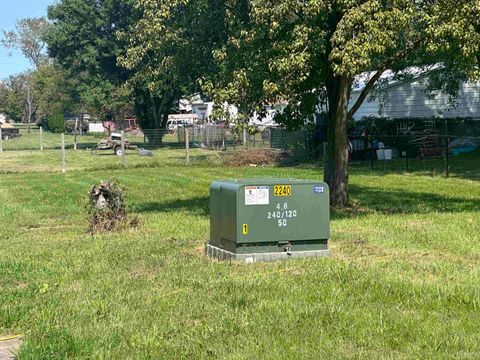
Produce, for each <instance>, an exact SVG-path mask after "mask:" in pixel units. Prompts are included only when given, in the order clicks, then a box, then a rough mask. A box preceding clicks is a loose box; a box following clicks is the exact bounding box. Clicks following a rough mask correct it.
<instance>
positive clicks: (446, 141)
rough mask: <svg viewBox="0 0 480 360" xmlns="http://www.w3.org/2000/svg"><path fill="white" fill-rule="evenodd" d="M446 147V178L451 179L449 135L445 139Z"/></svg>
mask: <svg viewBox="0 0 480 360" xmlns="http://www.w3.org/2000/svg"><path fill="white" fill-rule="evenodd" d="M445 146H446V156H445V157H446V160H447V168H446V169H445V177H447V178H448V177H450V156H449V154H448V152H449V149H450V137H449V136H448V135H447V138H446V139H445Z"/></svg>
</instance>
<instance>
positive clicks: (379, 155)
mask: <svg viewBox="0 0 480 360" xmlns="http://www.w3.org/2000/svg"><path fill="white" fill-rule="evenodd" d="M377 159H378V160H385V150H384V149H378V150H377Z"/></svg>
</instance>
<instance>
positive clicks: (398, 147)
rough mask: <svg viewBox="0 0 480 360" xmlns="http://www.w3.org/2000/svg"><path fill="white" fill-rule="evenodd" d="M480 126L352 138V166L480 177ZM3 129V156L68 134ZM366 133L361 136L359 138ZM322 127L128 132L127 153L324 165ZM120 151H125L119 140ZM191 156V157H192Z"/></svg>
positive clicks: (94, 148) (80, 139)
mask: <svg viewBox="0 0 480 360" xmlns="http://www.w3.org/2000/svg"><path fill="white" fill-rule="evenodd" d="M479 125H480V121H479V122H477V123H474V125H472V126H464V125H462V124H458V123H457V124H455V123H454V122H451V123H448V122H447V121H445V122H444V123H441V122H439V123H437V124H436V125H435V126H431V125H428V126H422V127H419V126H416V127H415V126H412V125H408V124H403V123H402V124H400V126H399V127H398V129H399V130H398V134H391V132H390V134H388V133H387V132H385V134H382V133H381V131H376V134H375V135H365V134H364V133H361V131H359V129H356V131H354V132H353V134H351V135H349V137H348V152H349V160H350V166H351V167H352V168H353V169H358V170H362V171H382V172H416V171H419V172H425V173H430V174H444V175H447V176H448V175H450V174H458V175H462V176H466V177H469V178H480V126H479ZM14 129H15V130H7V131H5V129H2V140H1V141H0V151H2V152H3V153H6V152H13V151H22V150H28V151H48V150H51V151H58V152H60V151H61V149H62V134H58V133H51V132H48V131H42V129H41V128H38V127H36V126H32V127H31V129H30V131H29V130H28V129H27V127H26V126H24V125H22V126H15V127H14ZM358 133H360V134H358ZM106 138H109V135H108V134H106V133H97V134H92V133H88V134H83V135H76V134H66V135H64V142H65V150H66V151H68V150H71V149H77V150H88V151H91V152H92V153H95V154H98V153H100V154H111V155H114V154H115V146H112V147H110V148H108V147H107V148H106V149H103V150H99V143H100V142H101V141H102V140H105V139H106ZM325 138H326V136H325V131H324V129H321V128H313V129H309V130H298V131H287V130H285V129H282V128H277V127H268V128H263V129H257V131H255V132H254V133H249V132H248V131H246V130H244V131H240V132H238V131H234V129H232V128H229V127H226V126H220V125H213V124H206V125H195V126H187V127H180V128H178V129H177V130H175V131H173V130H172V131H169V130H161V129H144V130H133V131H130V132H126V133H125V135H124V140H125V144H124V146H125V147H126V149H127V150H129V151H127V154H129V153H130V154H133V152H132V151H131V150H135V151H140V150H143V149H148V150H155V149H165V148H168V149H177V150H178V149H186V148H187V146H186V145H187V144H186V140H187V139H188V145H189V146H188V149H204V150H213V151H227V152H234V151H238V150H243V149H275V150H279V151H282V152H283V153H285V154H288V157H289V158H290V159H291V160H293V162H297V163H299V162H314V163H316V164H318V166H322V163H323V162H324V159H325V156H326V152H327V144H326V142H325ZM116 144H117V146H119V143H118V139H117V143H116ZM185 156H188V154H186V155H185Z"/></svg>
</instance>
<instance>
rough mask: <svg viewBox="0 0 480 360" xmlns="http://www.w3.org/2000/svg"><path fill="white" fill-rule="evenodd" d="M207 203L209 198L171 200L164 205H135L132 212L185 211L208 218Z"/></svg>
mask: <svg viewBox="0 0 480 360" xmlns="http://www.w3.org/2000/svg"><path fill="white" fill-rule="evenodd" d="M209 201H210V200H209V197H207V196H203V197H193V198H189V199H181V200H171V201H168V202H164V203H160V202H147V203H142V204H137V205H135V206H134V210H135V212H138V213H150V212H171V211H173V212H176V211H186V212H189V213H192V214H197V215H202V216H208V215H209V214H210V211H209Z"/></svg>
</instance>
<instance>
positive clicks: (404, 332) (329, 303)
mask: <svg viewBox="0 0 480 360" xmlns="http://www.w3.org/2000/svg"><path fill="white" fill-rule="evenodd" d="M182 156H183V152H181V151H176V150H167V149H164V150H158V151H156V153H155V157H153V158H140V157H137V156H128V157H127V167H126V168H122V167H121V166H120V165H119V160H118V158H117V157H115V156H107V155H105V156H100V155H98V156H92V155H90V153H89V152H87V151H77V152H74V151H73V150H72V151H69V152H68V154H67V163H68V171H67V174H65V175H62V174H61V173H59V165H58V164H59V154H58V152H53V151H46V152H44V153H39V152H4V153H3V154H0V203H1V204H2V206H1V207H0V337H1V335H5V334H13V333H23V334H25V337H24V342H23V344H22V347H21V349H20V352H19V354H18V356H19V358H20V359H68V358H70V359H78V358H89V359H90V358H91V359H172V358H178V359H202V358H205V359H206V358H208V359H210V358H218V359H259V358H262V359H299V358H301V359H432V358H435V359H452V358H455V359H457V358H458V359H477V358H478V354H479V353H480V343H479V339H480V328H479V326H478V324H479V323H480V266H479V265H480V183H479V181H478V180H471V179H465V178H463V177H462V176H461V174H460V175H459V174H455V173H454V174H453V175H454V176H455V175H457V176H456V177H454V178H450V179H445V178H443V177H441V176H425V175H424V174H426V173H427V172H425V173H423V172H419V173H415V174H392V173H391V172H388V171H383V169H382V170H378V171H377V172H370V171H367V170H368V167H361V166H354V167H353V168H352V172H351V174H350V184H351V185H350V190H351V199H352V206H351V207H350V208H348V209H346V210H342V211H336V212H334V213H333V216H332V239H331V243H330V245H331V249H332V251H333V256H332V257H331V258H329V259H322V260H308V259H305V260H294V261H288V262H277V263H269V264H260V263H259V264H250V265H245V264H239V263H224V262H218V261H215V260H211V259H208V258H206V257H205V256H204V255H203V244H204V243H205V242H206V241H207V240H208V236H209V220H208V185H209V183H210V182H211V181H212V180H213V179H216V178H238V177H266V176H274V177H277V176H278V177H295V178H305V179H319V178H321V177H322V174H321V173H320V171H319V170H318V168H316V167H314V166H303V167H266V168H261V167H258V168H252V167H246V168H225V167H222V166H220V165H215V163H216V162H217V158H216V157H215V156H213V155H211V154H210V155H208V154H207V153H205V152H202V151H200V150H195V151H193V153H192V164H191V165H185V163H184V160H183V158H182ZM465 161H468V159H466V160H465ZM468 166H469V168H471V169H475V168H478V159H477V158H472V159H471V163H470V162H469V163H468ZM105 179H117V180H118V181H119V182H120V183H121V184H122V185H124V186H126V188H127V193H126V198H127V201H128V203H129V207H130V210H131V212H132V213H133V214H136V215H138V216H139V218H140V221H141V226H140V228H139V229H137V230H129V231H125V232H123V233H114V234H104V235H97V236H89V235H87V234H86V229H87V222H86V216H85V211H84V205H85V202H86V197H87V192H88V190H89V188H90V187H91V185H92V184H93V183H98V182H99V181H101V180H105Z"/></svg>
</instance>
